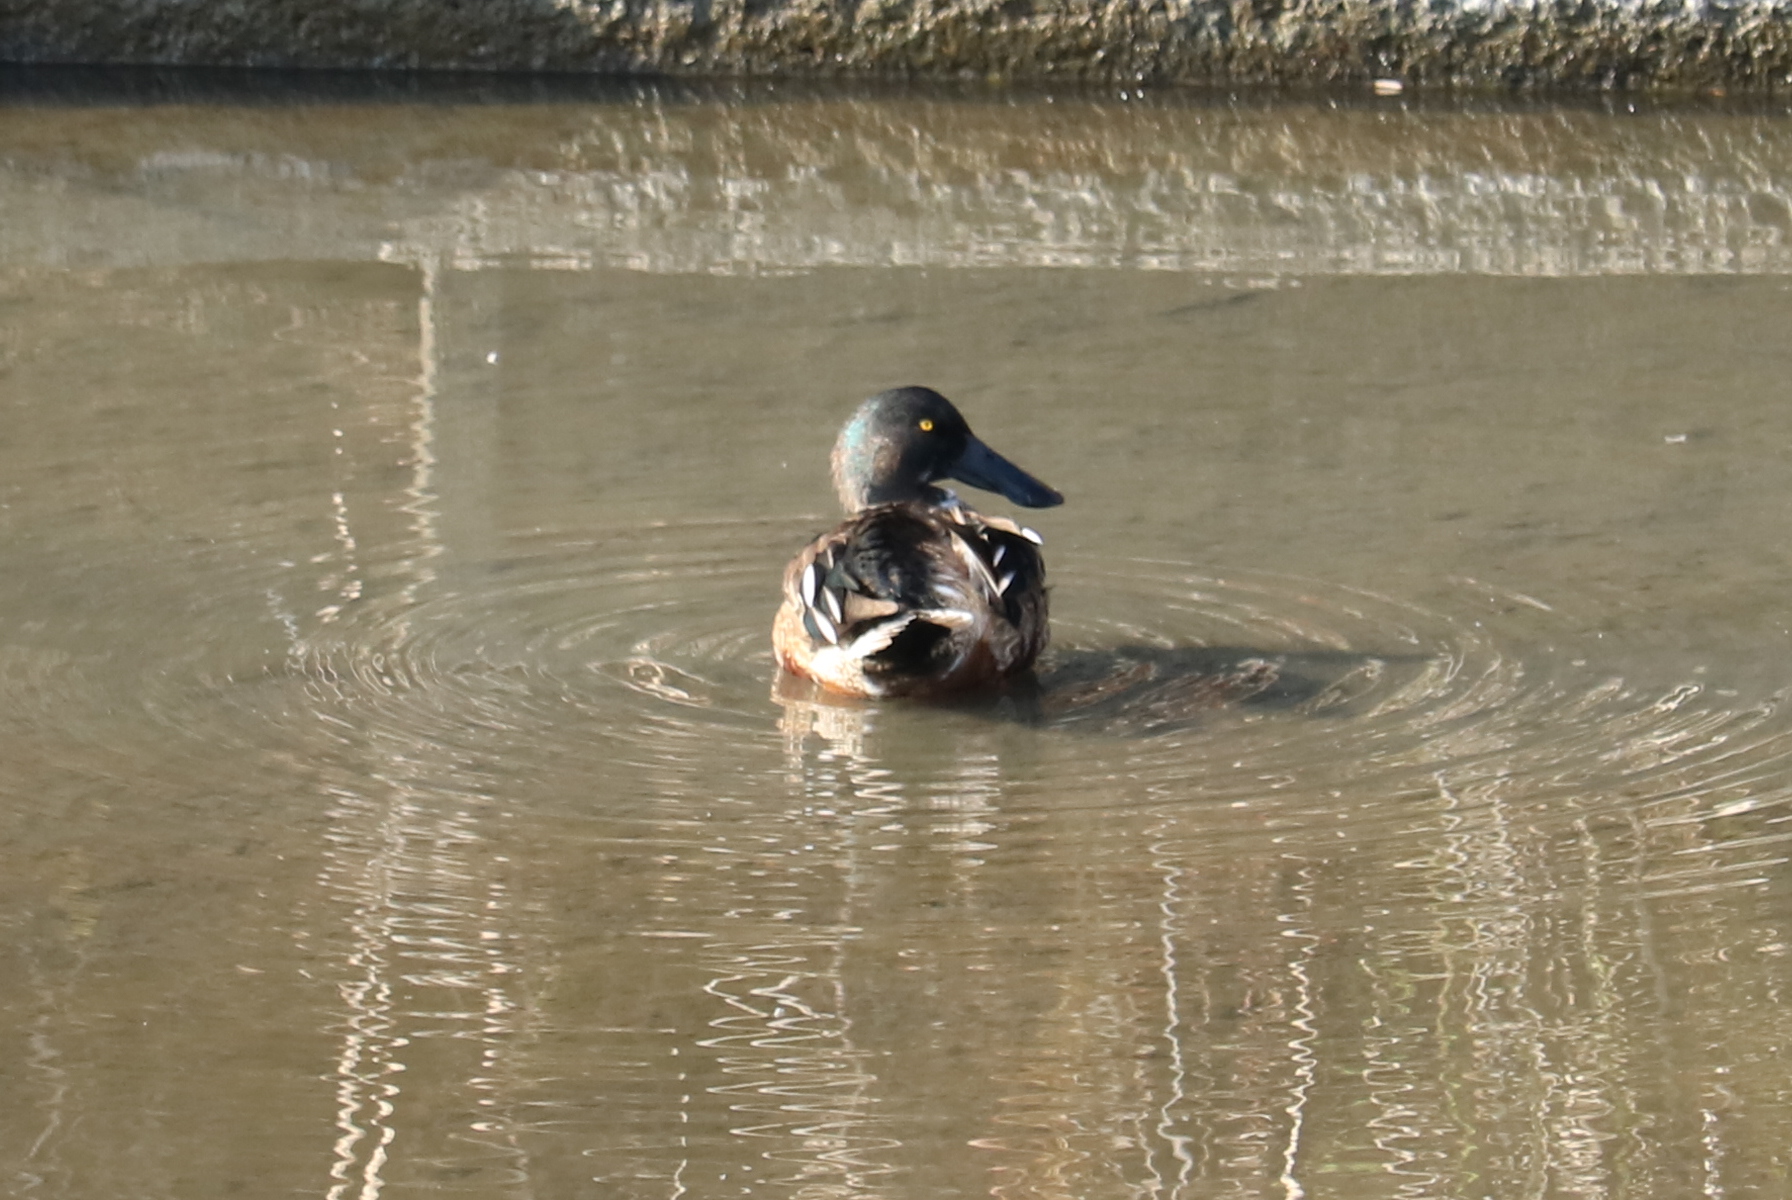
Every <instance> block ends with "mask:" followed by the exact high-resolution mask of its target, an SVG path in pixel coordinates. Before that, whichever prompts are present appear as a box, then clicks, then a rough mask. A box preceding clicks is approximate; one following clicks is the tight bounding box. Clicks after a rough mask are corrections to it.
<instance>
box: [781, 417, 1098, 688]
mask: <svg viewBox="0 0 1792 1200" xmlns="http://www.w3.org/2000/svg"><path fill="white" fill-rule="evenodd" d="M831 464H832V469H833V480H834V489H835V491H836V492H837V493H838V494H839V497H840V503H841V505H842V506H843V507H844V508H845V509H846V512H847V519H846V520H845V521H844V522H843V523H842V524H840V525H839V526H838V527H837V528H835V529H834V530H833V531H832V532H829V533H824V534H822V535H821V536H820V537H817V538H816V539H815V540H814V541H812V542H810V543H809V544H808V545H807V546H805V547H804V548H803V550H802V552H801V553H799V554H798V555H797V556H796V557H795V558H794V559H792V560H791V562H790V565H789V566H788V567H787V568H785V571H784V595H783V603H782V604H781V606H780V607H779V609H778V614H777V617H776V618H775V619H774V621H773V623H772V645H773V648H774V650H775V652H776V655H777V659H778V663H779V665H780V666H782V667H783V669H784V670H785V671H787V672H789V673H790V674H792V675H795V676H797V677H799V678H802V679H807V680H810V681H812V682H813V683H816V684H819V685H820V686H821V687H822V688H823V689H825V690H827V691H829V692H834V693H838V694H841V695H846V696H856V697H872V698H882V697H894V696H950V695H955V694H963V693H967V692H975V691H978V690H983V689H990V688H994V687H1000V686H1001V685H1003V683H1004V682H1005V681H1008V680H1013V679H1015V678H1017V677H1021V676H1024V675H1026V674H1027V673H1028V671H1029V670H1030V668H1031V667H1032V665H1033V662H1034V660H1036V659H1037V658H1038V657H1039V653H1040V651H1041V650H1043V649H1044V648H1045V645H1046V640H1047V638H1048V637H1049V635H1050V625H1049V618H1048V611H1047V608H1048V606H1047V599H1048V594H1047V589H1046V583H1045V560H1044V557H1043V556H1042V554H1041V547H1042V546H1043V545H1044V539H1043V538H1042V537H1040V535H1039V534H1038V533H1036V532H1035V531H1034V530H1032V529H1029V528H1027V527H1025V526H1023V525H1019V524H1016V523H1015V522H1014V521H1012V520H1009V519H1008V518H1006V517H998V516H986V515H984V514H982V513H979V512H977V511H975V510H974V509H972V508H971V507H970V506H968V505H967V504H965V503H964V501H962V500H960V499H959V498H958V496H957V495H956V494H955V493H954V492H953V491H952V490H951V489H950V488H947V487H943V486H941V481H942V480H956V481H957V482H960V483H965V484H969V485H970V486H971V487H974V488H980V489H983V490H986V491H990V492H995V493H998V494H1000V495H1002V496H1005V497H1006V498H1007V499H1009V500H1011V501H1013V502H1014V503H1015V504H1019V505H1022V506H1024V507H1027V508H1050V507H1052V506H1054V505H1058V504H1062V503H1063V502H1064V497H1063V496H1062V495H1061V494H1059V493H1058V492H1057V491H1056V490H1054V489H1053V488H1051V487H1048V486H1047V485H1046V484H1044V483H1042V482H1041V481H1040V480H1038V479H1036V478H1034V477H1033V476H1032V475H1030V474H1028V473H1027V472H1026V471H1023V470H1022V469H1021V468H1019V467H1018V466H1016V465H1015V464H1013V463H1012V462H1009V461H1008V460H1007V459H1006V458H1003V457H1002V456H1001V455H1000V454H998V453H996V452H995V451H994V450H992V449H990V448H989V446H988V445H986V444H985V443H984V442H983V441H982V440H981V439H980V438H978V437H977V436H976V435H975V434H974V433H972V432H971V427H970V425H969V424H967V423H966V421H965V419H964V416H963V415H962V414H961V413H960V412H959V411H958V409H957V408H956V407H954V406H953V404H952V402H951V401H950V400H947V399H946V397H944V396H942V395H941V394H940V393H938V392H936V391H934V390H933V389H932V388H927V387H914V386H911V387H899V388H891V389H889V390H888V391H883V392H879V393H878V394H877V395H875V396H872V397H871V398H870V399H868V400H866V401H865V402H864V403H862V404H860V405H859V407H858V408H857V410H856V411H854V413H853V414H852V416H851V417H850V418H849V419H848V420H847V422H846V424H845V425H844V426H843V427H842V428H841V430H840V436H839V438H838V440H837V441H836V442H835V444H834V451H833V456H832V460H831Z"/></svg>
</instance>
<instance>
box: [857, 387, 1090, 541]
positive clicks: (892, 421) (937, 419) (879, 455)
mask: <svg viewBox="0 0 1792 1200" xmlns="http://www.w3.org/2000/svg"><path fill="white" fill-rule="evenodd" d="M833 462H834V488H835V490H836V491H838V492H839V493H840V502H841V503H842V504H844V505H845V506H846V510H847V511H848V512H858V511H859V510H861V509H864V508H869V507H871V506H872V505H874V504H896V503H902V502H905V501H919V502H922V503H938V502H939V501H940V500H941V499H942V493H941V492H940V489H939V488H937V487H935V486H933V485H934V482H935V481H936V480H940V479H956V480H958V481H959V482H961V483H968V484H970V485H971V486H972V487H975V488H982V489H984V490H985V491H990V492H999V493H1001V494H1002V495H1004V496H1006V497H1008V499H1010V500H1012V501H1014V502H1015V503H1016V504H1021V505H1025V506H1026V507H1028V508H1050V507H1051V506H1052V505H1054V504H1062V503H1064V497H1063V496H1061V495H1059V494H1058V493H1057V492H1055V491H1053V490H1052V489H1051V488H1049V487H1047V486H1046V485H1045V484H1043V483H1041V482H1039V480H1037V479H1035V478H1033V477H1032V476H1031V475H1029V474H1027V473H1026V472H1025V471H1023V470H1021V469H1020V468H1019V467H1017V466H1015V465H1014V464H1013V463H1011V462H1009V461H1008V460H1007V459H1005V458H1003V457H1002V456H1001V455H1000V454H997V453H996V452H995V451H994V450H991V449H990V448H989V447H988V446H986V445H984V444H983V442H982V441H981V440H980V439H979V438H978V437H977V435H976V434H974V433H972V432H971V427H970V426H969V425H967V424H965V419H964V417H962V416H960V415H959V412H958V410H957V409H956V408H954V407H952V402H951V401H950V400H948V399H946V398H945V397H944V396H942V395H940V394H939V393H938V392H936V391H934V390H933V389H932V388H924V387H901V388H891V389H890V390H889V391H887V392H879V393H878V394H877V395H875V396H873V397H871V399H869V400H867V401H865V403H863V404H861V405H859V410H858V411H857V412H855V413H853V415H852V418H851V419H850V420H849V421H847V422H846V427H845V428H844V429H842V430H841V431H840V440H839V441H837V442H835V443H834V459H833Z"/></svg>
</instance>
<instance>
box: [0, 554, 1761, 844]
mask: <svg viewBox="0 0 1792 1200" xmlns="http://www.w3.org/2000/svg"><path fill="white" fill-rule="evenodd" d="M793 526H794V523H793V522H791V521H789V520H783V521H753V522H736V521H720V522H707V523H689V524H680V525H668V526H665V527H661V528H655V529H648V530H629V531H618V532H612V533H607V534H601V535H598V536H591V537H569V536H566V535H564V534H562V535H547V534H543V535H538V536H536V537H534V538H528V539H519V540H517V541H515V542H513V543H511V544H510V545H509V552H508V553H506V555H505V556H504V557H502V558H494V559H490V560H476V561H471V562H465V563H459V562H454V561H451V560H450V559H448V558H447V557H446V556H443V557H438V558H435V559H431V560H428V561H426V562H424V563H423V564H421V565H419V564H417V563H414V562H413V563H409V564H404V565H402V569H400V568H399V567H388V568H387V569H385V570H383V571H380V570H373V569H369V570H368V571H367V575H368V577H369V579H370V580H371V581H373V582H370V583H369V585H368V586H367V587H366V588H365V589H364V594H363V595H361V596H359V597H357V598H355V599H354V600H353V601H352V602H349V603H345V604H342V605H340V606H336V607H335V608H334V611H320V612H317V613H308V614H305V615H303V616H297V615H292V614H291V613H289V611H288V610H290V609H295V608H296V607H297V605H296V604H293V603H291V602H288V601H285V600H282V601H281V602H280V603H279V604H275V603H274V602H273V601H268V602H267V603H266V605H265V606H264V607H265V608H266V610H267V611H266V613H264V615H263V616H262V617H261V618H260V619H259V620H258V625H257V628H258V629H259V630H260V632H259V633H257V634H256V635H255V637H253V638H251V637H248V636H246V635H245V634H244V632H243V631H242V630H235V631H232V630H217V631H213V630H208V629H206V628H204V626H205V625H206V623H207V622H211V621H216V622H223V621H227V620H231V619H240V616H238V615H237V614H238V613H239V610H242V611H246V610H247V609H248V608H249V607H251V606H252V602H259V598H258V597H259V594H260V593H264V592H265V593H266V594H267V595H269V596H273V595H274V594H275V591H276V590H277V589H275V588H274V587H272V586H271V585H270V580H271V579H274V578H275V577H276V576H279V577H282V578H284V577H285V576H282V575H280V573H279V572H274V571H273V570H272V568H271V567H268V566H266V565H265V564H264V565H261V566H257V567H256V568H255V569H248V568H244V569H242V570H240V571H239V572H238V573H236V574H235V575H221V576H219V579H220V580H222V581H224V582H225V583H226V584H227V585H228V586H226V587H218V586H214V587H213V588H212V589H211V591H210V593H209V599H208V601H207V606H206V607H203V608H199V609H197V610H196V611H195V612H194V614H193V616H194V619H195V625H194V628H193V633H192V637H191V638H189V639H184V640H183V639H170V640H169V641H168V642H167V643H166V644H164V645H162V646H161V647H160V649H159V650H158V651H157V653H155V654H150V657H149V660H148V661H145V662H144V663H142V664H141V670H142V675H141V678H143V680H144V705H145V708H146V710H147V711H148V712H149V714H150V715H151V716H152V717H153V718H154V719H155V720H156V722H157V723H158V724H160V725H163V726H164V727H175V728H179V729H181V730H183V731H188V732H192V731H197V735H198V736H202V737H205V738H207V739H210V740H212V741H214V742H216V741H224V742H233V741H234V742H235V743H237V744H240V745H242V746H245V747H261V748H264V749H277V748H279V747H280V746H282V745H283V744H285V743H287V742H288V741H289V740H290V739H291V738H293V737H295V736H297V735H296V734H295V732H294V731H295V729H297V728H298V727H299V726H300V725H307V726H309V727H310V728H312V729H317V728H323V729H325V730H327V731H328V733H329V736H330V737H332V738H334V739H336V741H337V743H338V744H339V745H340V746H342V747H344V750H343V751H342V752H341V753H342V754H343V757H344V762H345V764H348V763H349V762H350V761H351V760H352V762H353V763H357V764H358V763H360V762H361V761H362V760H363V759H364V757H365V748H366V747H367V745H368V744H370V743H378V744H379V746H381V747H383V748H384V752H385V753H387V754H389V755H391V756H394V757H395V758H396V759H399V760H402V761H405V762H411V763H414V764H416V763H424V762H426V761H438V765H439V764H441V763H445V764H449V765H450V766H451V767H452V768H453V771H454V772H459V773H460V775H461V776H463V777H464V778H461V780H460V782H458V783H454V784H452V785H451V786H457V787H474V788H478V789H487V788H490V787H492V786H498V785H499V784H501V783H502V781H504V780H506V779H510V780H515V779H517V778H519V777H525V776H527V775H528V774H530V773H531V772H535V771H540V770H549V769H553V770H573V771H579V770H583V771H588V772H589V771H599V770H604V769H609V768H612V767H633V768H646V769H648V770H649V771H650V773H651V782H650V783H649V784H648V785H647V790H651V791H657V792H658V793H659V794H660V795H661V796H662V797H663V798H665V799H670V800H678V799H688V800H693V801H696V800H701V799H703V798H705V797H708V796H710V795H713V793H714V792H715V791H716V790H717V789H718V788H725V787H727V786H729V784H728V781H729V780H731V779H733V778H735V777H736V776H738V775H739V773H740V772H742V771H743V770H745V771H756V770H761V769H762V768H763V771H764V773H765V775H766V777H767V778H770V777H771V775H772V774H773V773H775V772H780V771H783V770H784V769H785V767H786V766H787V764H788V754H789V752H790V750H791V748H792V746H801V745H802V744H804V743H805V742H812V740H813V739H815V738H819V739H820V742H819V743H816V744H833V745H835V746H836V747H837V748H843V749H845V750H847V751H848V752H849V753H850V754H851V755H853V756H857V757H859V758H861V759H863V760H864V761H866V762H868V763H875V762H876V761H878V760H880V758H883V757H889V756H891V755H894V756H895V757H896V758H899V759H901V760H903V761H905V762H913V761H917V756H919V761H926V760H927V759H928V758H929V757H930V756H931V757H933V758H937V759H938V760H940V761H949V760H952V759H964V758H966V757H967V756H973V755H988V754H991V753H993V754H996V755H997V756H998V757H1001V756H1003V755H1008V758H1009V760H1010V761H1008V763H1007V765H1006V766H1005V767H1004V772H1003V779H1004V780H1005V781H1006V782H1005V784H1004V786H1006V787H1008V788H1009V789H1010V791H1011V792H1012V795H1010V796H1009V798H1008V803H1009V805H1010V807H1021V808H1024V807H1028V806H1034V805H1037V806H1040V807H1049V806H1063V805H1076V806H1094V807H1126V806H1136V805H1139V804H1143V803H1148V802H1149V803H1162V802H1164V801H1166V800H1168V801H1171V802H1174V803H1188V804H1213V803H1216V802H1217V803H1220V804H1232V805H1238V804H1245V803H1248V804H1249V805H1251V806H1252V808H1253V810H1254V811H1256V812H1258V813H1260V814H1262V815H1264V816H1265V817H1266V819H1272V820H1278V821H1286V822H1291V823H1294V824H1300V823H1302V822H1305V821H1310V820H1314V819H1318V818H1319V817H1322V816H1328V815H1330V814H1333V813H1335V811H1336V810H1338V809H1339V808H1340V807H1345V806H1349V805H1352V804H1355V803H1358V802H1359V800H1360V798H1361V797H1363V796H1365V795H1373V796H1375V797H1381V798H1388V797H1400V796H1412V795H1425V796H1432V797H1436V796H1439V795H1444V796H1448V797H1451V798H1452V799H1451V802H1452V803H1453V804H1457V805H1461V806H1471V807H1472V806H1473V805H1475V804H1479V803H1483V802H1490V801H1491V800H1493V799H1496V798H1497V799H1498V801H1499V802H1500V803H1502V804H1505V805H1514V804H1517V805H1525V804H1539V805H1549V806H1554V807H1557V808H1562V807H1563V806H1566V808H1567V809H1572V810H1573V811H1576V812H1580V813H1586V812H1592V811H1597V810H1599V809H1602V808H1606V807H1609V806H1613V805H1626V806H1636V805H1639V804H1663V803H1668V802H1677V807H1675V808H1674V811H1675V812H1677V813H1681V814H1682V815H1683V816H1684V815H1685V814H1687V813H1707V814H1710V813H1737V812H1743V811H1747V810H1750V809H1753V808H1759V807H1762V806H1763V805H1768V804H1779V803H1782V802H1783V800H1784V799H1785V794H1786V787H1787V785H1786V782H1785V781H1786V777H1787V768H1788V766H1789V765H1792V721H1789V720H1788V716H1787V709H1786V704H1785V699H1786V698H1785V696H1784V695H1783V693H1781V692H1780V691H1778V690H1774V689H1772V688H1771V687H1766V686H1759V685H1755V684H1752V683H1750V682H1748V681H1739V680H1735V679H1724V678H1722V677H1720V675H1719V674H1718V673H1717V672H1716V671H1713V670H1707V669H1705V668H1703V667H1701V666H1697V665H1694V666H1687V665H1685V664H1681V663H1677V662H1676V663H1666V662H1663V661H1660V660H1659V658H1658V656H1653V654H1652V650H1651V648H1649V647H1634V646H1633V647H1630V648H1629V649H1628V650H1627V649H1626V647H1625V645H1624V644H1623V642H1622V640H1621V639H1618V638H1606V637H1603V635H1601V634H1600V633H1598V632H1596V630H1597V628H1598V626H1599V624H1600V615H1601V614H1599V613H1597V612H1596V611H1592V610H1591V608H1590V607H1589V606H1588V605H1586V604H1584V603H1582V604H1581V605H1580V606H1579V607H1578V608H1570V607H1568V606H1564V605H1563V604H1562V603H1560V602H1559V600H1557V601H1551V600H1546V599H1539V598H1535V597H1530V596H1524V595H1520V594H1517V593H1512V592H1507V591H1502V590H1500V589H1497V588H1493V587H1489V586H1486V585H1484V584H1481V583H1477V582H1476V581H1473V580H1467V579H1462V580H1452V581H1448V583H1447V585H1438V586H1434V587H1433V588H1432V590H1431V592H1430V593H1428V603H1427V604H1425V605H1421V604H1418V603H1415V602H1413V601H1409V600H1405V599H1402V598H1400V597H1399V596H1395V595H1377V594H1373V593H1370V592H1366V591H1361V590H1356V589H1352V588H1348V587H1344V586H1341V585H1338V584H1334V583H1329V582H1327V581H1324V580H1317V579H1309V578H1300V577H1292V576H1280V575H1271V574H1253V573H1248V572H1238V573H1233V572H1226V573H1215V572H1204V571H1200V570H1197V569H1195V568H1193V567H1191V566H1190V565H1188V564H1182V563H1175V562H1163V561H1141V560H1134V559H1120V558H1105V557H1101V556H1090V555H1081V556H1079V555H1075V554H1069V555H1059V556H1056V557H1055V558H1054V561H1053V566H1054V584H1055V604H1056V607H1057V615H1056V618H1055V622H1054V645H1053V648H1052V650H1051V651H1050V652H1049V653H1048V655H1047V657H1046V659H1045V660H1044V661H1043V662H1042V663H1041V665H1040V670H1039V672H1038V681H1037V686H1036V688H1035V689H1032V690H1025V689H1022V690H1020V691H1017V692H1016V693H1015V694H1013V695H1010V696H1007V697H1004V698H1002V699H1001V700H1000V701H998V702H995V703H990V704H981V703H979V704H973V705H970V706H966V707H964V708H954V709H949V710H943V709H939V708H932V709H929V708H926V707H924V706H921V705H904V704H884V705H868V704H861V703H854V702H848V701H835V700H830V699H829V698H827V697H825V696H818V695H815V694H814V693H812V692H809V691H807V690H803V691H802V694H801V695H796V694H794V693H793V692H792V691H791V689H789V688H788V687H785V688H778V687H775V686H774V684H775V683H776V682H777V681H776V674H777V672H776V668H775V665H774V663H773V660H772V657H771V653H770V648H769V644H768V634H767V630H768V626H769V621H770V616H771V612H772V609H773V606H774V605H775V603H776V598H777V595H776V588H777V579H778V574H779V570H780V566H781V559H782V557H783V551H784V550H785V549H787V548H788V545H789V543H790V542H791V541H793V540H794V538H793V534H792V529H793ZM282 566H283V568H286V571H285V575H287V576H289V575H291V573H292V564H282ZM317 569H318V570H319V571H322V570H325V569H327V568H325V567H319V568H317ZM332 578H333V577H332ZM288 583H289V584H290V580H288ZM230 587H235V588H238V589H240V591H241V592H242V593H243V594H241V595H231V594H230V591H229V588H230ZM294 590H296V589H294V588H292V587H290V586H289V587H288V588H287V591H288V592H291V591H294ZM313 590H315V589H313ZM250 593H255V594H254V595H252V594H250ZM282 594H283V595H284V594H285V593H282ZM257 639H259V641H258V640H257ZM262 641H265V642H268V646H260V648H259V649H256V648H255V647H256V646H258V645H259V644H260V642H262ZM269 646H279V647H283V649H282V650H281V652H280V653H274V652H272V651H271V650H270V649H269ZM146 653H148V652H147V651H146ZM158 654H159V657H158V656H157V655H158ZM56 661H58V660H56V659H55V657H54V656H53V655H51V654H49V653H47V652H40V653H37V654H36V655H35V656H34V657H29V656H27V655H26V654H25V652H24V651H22V650H17V649H15V650H13V651H11V652H10V657H8V658H5V659H0V678H4V679H7V680H15V679H31V680H37V682H36V683H34V684H32V686H33V687H37V688H40V689H42V691H41V693H40V694H42V695H48V694H52V693H53V692H54V691H55V687H54V686H53V685H54V684H55V682H56V680H57V679H60V681H61V684H62V686H63V689H64V690H67V685H68V680H69V679H70V678H72V677H71V676H68V675H66V674H65V673H64V674H59V673H58V672H57V671H55V670H53V669H52V668H53V667H55V665H56ZM233 664H234V665H233ZM46 672H47V673H49V675H50V676H52V677H53V678H52V680H51V681H50V682H46V681H45V680H43V679H40V678H39V677H40V676H43V675H45V673H46ZM306 713H308V714H309V716H308V717H304V716H303V714H306ZM301 718H303V719H301ZM992 738H994V739H995V740H994V741H991V740H990V739H992ZM1005 739H1006V740H1005ZM1015 739H1019V740H1015ZM1022 744H1025V745H1026V746H1028V747H1029V749H1028V750H1027V751H1026V753H1025V755H1021V754H1019V753H1018V751H1016V752H1015V753H1014V754H1009V748H1013V747H1018V746H1020V745H1022ZM307 753H312V754H314V753H315V752H314V751H307ZM345 769H346V766H345ZM419 769H422V768H419ZM436 774H438V775H439V774H440V771H439V770H437V771H436ZM469 781H470V782H469ZM438 782H440V781H439V780H438ZM445 786H446V785H445ZM1564 811H1566V809H1564ZM1391 827H1392V826H1390V828H1391Z"/></svg>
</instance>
